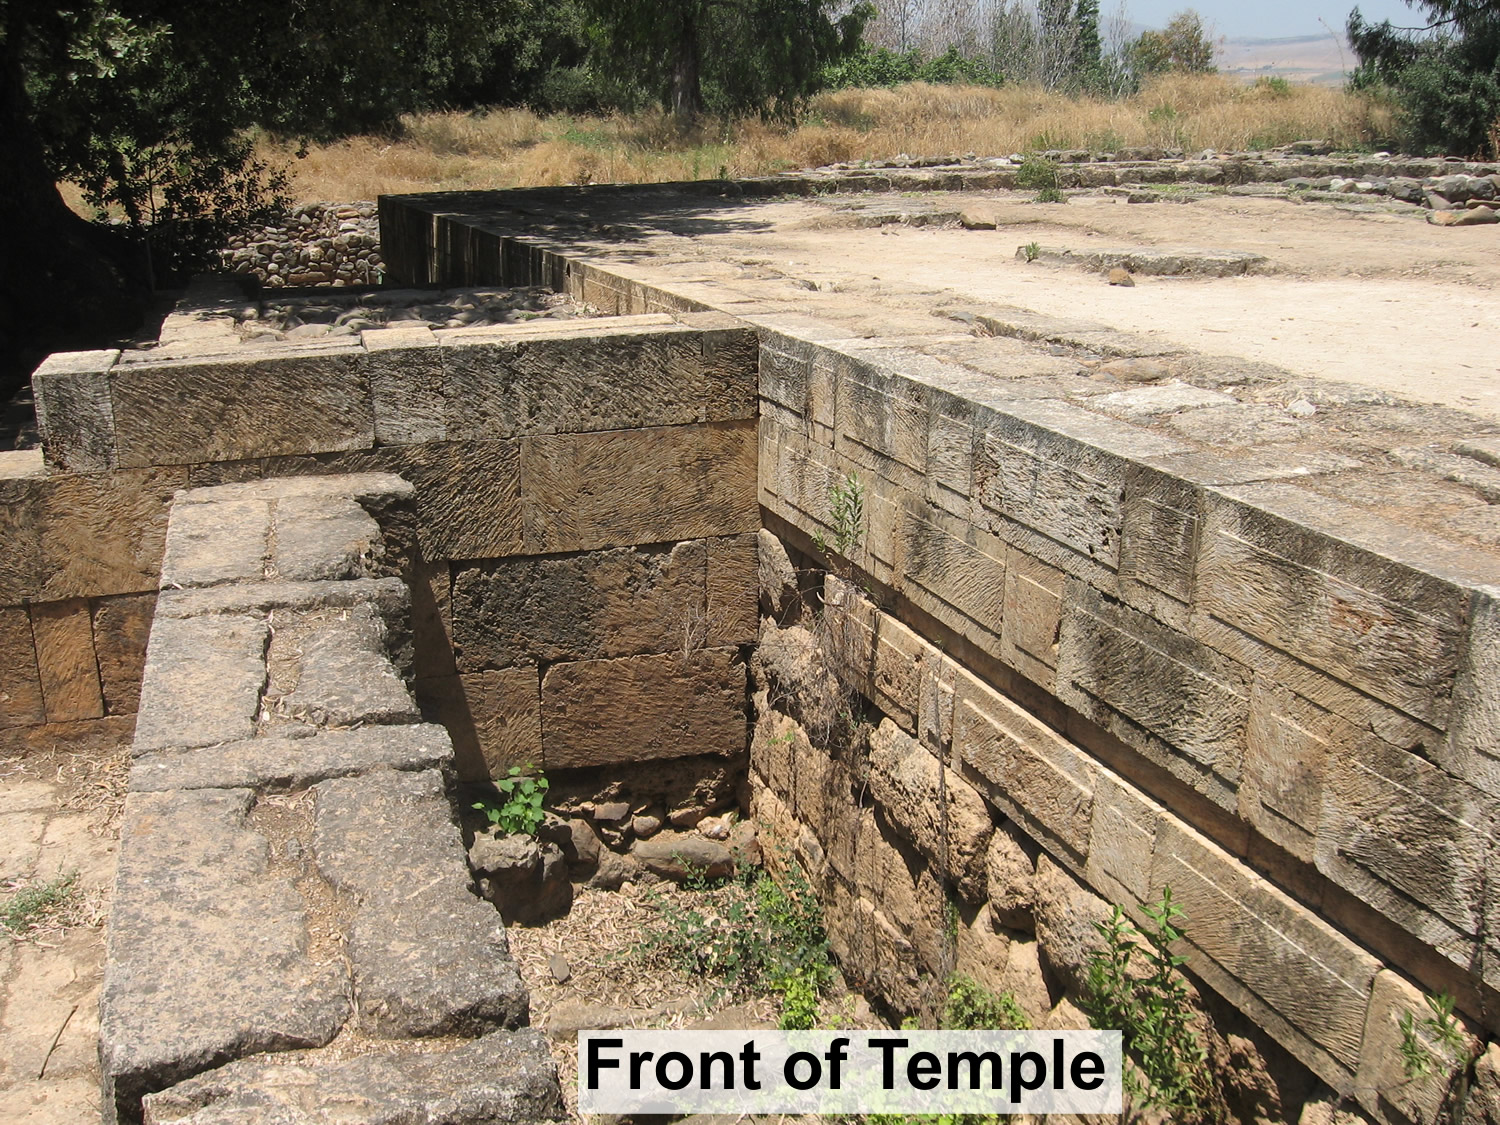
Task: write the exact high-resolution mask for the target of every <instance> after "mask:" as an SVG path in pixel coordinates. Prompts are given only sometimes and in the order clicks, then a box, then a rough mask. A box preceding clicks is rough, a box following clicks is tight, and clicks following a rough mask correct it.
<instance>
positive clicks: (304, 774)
mask: <svg viewBox="0 0 1500 1125" xmlns="http://www.w3.org/2000/svg"><path fill="white" fill-rule="evenodd" d="M452 759H453V745H452V743H451V742H450V741H449V739H448V733H447V731H445V730H444V729H443V728H442V727H438V726H433V725H431V724H427V723H418V724H412V725H409V726H389V727H387V726H371V727H362V728H359V729H356V730H329V731H319V732H318V733H317V734H314V735H312V736H311V737H309V738H275V737H268V738H254V739H250V740H249V741H247V742H230V743H226V744H225V745H223V746H216V747H214V749H213V751H212V753H199V752H198V751H196V750H163V751H153V752H152V753H148V754H142V755H141V756H140V757H138V758H136V759H135V761H133V762H132V763H131V766H130V789H131V791H132V792H137V793H146V792H159V791H162V790H167V789H255V790H258V791H265V790H286V791H291V792H297V791H299V790H302V789H306V788H308V787H309V786H311V785H316V784H317V783H318V782H320V781H327V780H328V779H329V778H334V777H349V776H353V775H355V774H361V773H367V772H369V771H370V770H374V769H382V768H384V769H393V770H407V771H413V770H427V769H441V768H444V767H446V766H447V765H448V764H449V763H450V762H451V761H452Z"/></svg>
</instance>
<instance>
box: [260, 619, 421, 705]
mask: <svg viewBox="0 0 1500 1125" xmlns="http://www.w3.org/2000/svg"><path fill="white" fill-rule="evenodd" d="M387 645H388V642H387V631H386V625H385V622H384V620H383V619H382V617H381V616H380V614H379V613H378V612H377V610H376V609H375V608H374V607H372V606H369V605H356V606H351V607H350V608H348V609H346V610H339V611H334V612H333V613H332V614H331V615H330V616H329V618H328V620H327V621H325V622H324V623H322V624H321V625H319V626H317V627H315V628H314V629H313V630H312V632H311V633H310V634H309V635H308V636H307V638H306V639H305V640H304V641H303V642H302V645H301V648H302V653H301V667H300V668H299V669H298V672H297V686H296V687H295V688H294V689H293V690H292V691H291V693H290V694H287V695H284V696H282V697H281V698H280V699H279V700H278V701H277V703H276V707H277V709H278V710H279V711H281V712H282V713H284V714H287V715H290V716H292V717H294V718H301V719H305V720H306V721H308V722H311V723H315V724H317V725H318V726H348V725H350V724H352V723H408V722H415V721H416V720H417V715H418V712H417V706H416V702H415V701H414V700H413V699H412V696H411V692H410V691H409V690H407V687H406V684H405V683H403V682H402V680H401V677H400V676H398V675H397V674H396V670H395V668H394V667H392V665H391V661H390V659H389V658H388V657H387V655H386V652H387Z"/></svg>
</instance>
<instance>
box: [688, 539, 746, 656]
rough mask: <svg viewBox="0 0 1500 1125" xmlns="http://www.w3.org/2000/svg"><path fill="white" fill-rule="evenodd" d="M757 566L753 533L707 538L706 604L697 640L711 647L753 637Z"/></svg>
mask: <svg viewBox="0 0 1500 1125" xmlns="http://www.w3.org/2000/svg"><path fill="white" fill-rule="evenodd" d="M757 569H758V560H757V556H756V537H755V536H753V535H750V534H749V533H745V534H741V535H732V536H720V537H718V538H715V539H710V540H709V541H708V570H707V577H706V580H705V585H706V593H707V597H706V599H705V601H706V603H707V604H706V607H705V610H704V615H705V616H704V627H703V629H702V633H703V640H702V641H701V642H700V643H702V644H704V645H707V646H708V647H710V648H715V647H718V646H719V645H748V644H751V643H752V642H753V641H754V640H755V633H756V628H757V625H758V617H757V614H756V612H755V606H756V599H757V589H758V580H759V579H758V574H757ZM695 632H697V630H695Z"/></svg>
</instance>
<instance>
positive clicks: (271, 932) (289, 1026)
mask: <svg viewBox="0 0 1500 1125" xmlns="http://www.w3.org/2000/svg"><path fill="white" fill-rule="evenodd" d="M251 799H252V794H251V792H250V790H248V789H210V790H183V791H176V792H165V793H133V794H131V795H130V797H129V799H128V800H127V801H126V805H125V815H124V822H123V825H122V828H121V833H120V862H119V874H118V877H117V881H116V884H115V886H116V891H115V896H114V901H113V903H112V904H111V908H110V919H109V938H108V951H107V956H106V959H105V969H104V984H103V987H102V990H101V994H100V1002H99V1060H100V1067H101V1069H102V1071H103V1086H104V1107H105V1119H106V1120H108V1121H113V1120H115V1117H116V1115H117V1114H118V1117H119V1119H120V1120H122V1121H137V1120H139V1119H140V1099H141V1098H142V1097H143V1096H144V1095H146V1094H149V1093H152V1092H154V1091H157V1090H161V1089H165V1088H166V1087H168V1086H171V1085H172V1084H174V1083H176V1082H180V1081H182V1080H183V1079H185V1078H190V1077H192V1076H193V1075H194V1074H198V1073H201V1072H202V1071H205V1070H209V1069H211V1068H213V1067H216V1066H219V1065H220V1064H222V1063H224V1062H226V1061H228V1060H231V1059H235V1058H240V1057H243V1056H245V1055H250V1054H255V1053H258V1052H261V1051H283V1050H288V1049H294V1048H299V1047H316V1046H321V1045H322V1044H324V1043H326V1042H328V1041H329V1040H330V1039H332V1038H333V1037H334V1035H335V1034H336V1033H337V1032H338V1030H339V1029H340V1027H342V1026H343V1023H344V1021H345V1019H346V1018H347V1017H348V1014H349V1001H348V999H347V998H346V992H347V990H348V987H349V983H348V974H347V971H346V970H345V969H344V967H343V963H342V960H340V959H335V960H333V961H331V962H328V963H324V964H317V963H315V962H314V961H313V959H312V957H310V956H309V953H308V934H307V916H306V915H307V911H306V906H305V904H304V902H303V899H302V896H301V895H300V894H298V893H297V890H296V889H295V887H294V886H293V885H292V882H291V880H290V879H288V878H286V877H284V876H277V875H275V874H273V873H272V872H271V870H270V866H269V857H268V852H269V849H268V846H267V842H266V838H265V837H264V836H262V835H261V834H260V833H259V832H257V831H255V830H254V829H253V828H251V827H250V826H249V825H248V824H247V823H246V819H245V817H246V812H247V810H248V809H249V806H250V803H251ZM382 859H383V860H385V859H388V857H382ZM163 982H170V987H163Z"/></svg>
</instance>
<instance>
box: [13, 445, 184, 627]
mask: <svg viewBox="0 0 1500 1125" xmlns="http://www.w3.org/2000/svg"><path fill="white" fill-rule="evenodd" d="M186 484H187V472H186V470H184V469H177V468H169V469H149V470H136V471H130V472H124V471H122V472H116V473H110V474H108V475H95V476H65V477H60V478H57V479H55V480H50V481H48V482H47V484H46V488H45V490H44V491H43V494H42V499H41V527H40V530H41V551H42V558H41V569H42V573H41V578H42V581H41V584H40V588H39V589H38V590H37V591H35V596H39V597H41V598H44V599H48V600H50V599H53V598H72V597H101V596H103V595H106V594H138V593H141V592H142V591H145V590H154V589H156V586H157V581H158V575H159V573H160V570H161V561H162V553H163V550H164V548H165V543H166V537H167V516H168V512H169V511H170V508H171V504H172V495H173V493H175V492H176V491H177V490H178V489H180V488H183V487H185V486H186Z"/></svg>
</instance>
